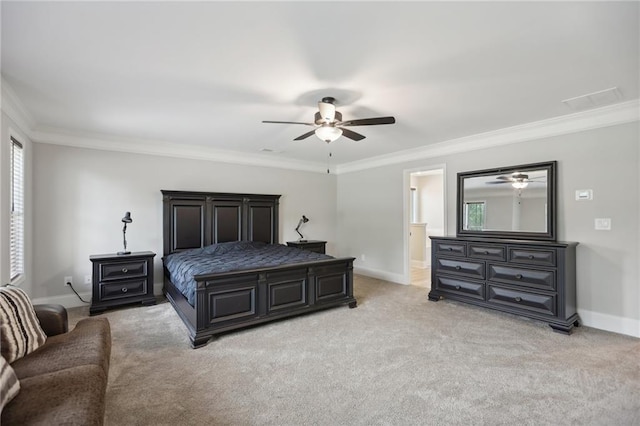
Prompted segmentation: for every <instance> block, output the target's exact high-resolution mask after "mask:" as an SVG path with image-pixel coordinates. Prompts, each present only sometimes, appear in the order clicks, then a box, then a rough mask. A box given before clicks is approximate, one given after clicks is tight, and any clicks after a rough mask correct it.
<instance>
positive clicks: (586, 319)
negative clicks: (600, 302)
mask: <svg viewBox="0 0 640 426" xmlns="http://www.w3.org/2000/svg"><path fill="white" fill-rule="evenodd" d="M578 315H580V320H581V322H582V324H583V325H585V326H587V327H593V328H597V329H599V330H605V331H612V332H614V333H620V334H626V335H627V336H632V337H640V320H636V319H633V318H625V317H619V316H616V315H609V314H602V313H600V312H592V311H587V310H584V309H578Z"/></svg>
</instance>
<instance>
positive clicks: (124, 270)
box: [100, 260, 147, 281]
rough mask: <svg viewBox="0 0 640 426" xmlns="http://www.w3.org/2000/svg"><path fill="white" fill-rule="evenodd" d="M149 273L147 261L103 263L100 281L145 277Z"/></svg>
mask: <svg viewBox="0 0 640 426" xmlns="http://www.w3.org/2000/svg"><path fill="white" fill-rule="evenodd" d="M146 275H147V261H146V260H135V261H129V262H113V263H102V264H101V265H100V281H111V280H120V279H123V278H135V277H144V276H146Z"/></svg>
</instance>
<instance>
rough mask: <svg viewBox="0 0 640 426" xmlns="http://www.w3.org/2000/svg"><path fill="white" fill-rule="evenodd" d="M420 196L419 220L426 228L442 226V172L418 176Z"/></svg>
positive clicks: (440, 227)
mask: <svg viewBox="0 0 640 426" xmlns="http://www.w3.org/2000/svg"><path fill="white" fill-rule="evenodd" d="M417 180H418V185H419V186H418V191H419V194H420V195H419V197H420V222H422V223H426V224H427V229H436V230H438V229H443V228H444V206H443V202H444V194H443V191H444V186H443V182H442V180H443V175H442V173H433V174H428V175H425V176H420V177H418V179H417Z"/></svg>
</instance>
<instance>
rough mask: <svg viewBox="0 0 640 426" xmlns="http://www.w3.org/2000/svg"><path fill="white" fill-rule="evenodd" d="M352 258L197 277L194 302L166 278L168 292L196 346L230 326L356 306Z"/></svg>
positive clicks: (242, 326)
mask: <svg viewBox="0 0 640 426" xmlns="http://www.w3.org/2000/svg"><path fill="white" fill-rule="evenodd" d="M354 260H355V259H354V258H339V259H329V260H322V261H316V262H309V263H301V264H295V265H288V266H280V267H275V268H265V269H256V270H248V271H239V272H231V273H223V274H211V275H201V276H196V277H195V278H196V282H197V288H196V306H195V307H192V306H191V305H189V304H188V303H187V304H186V306H185V302H186V299H184V296H182V295H181V294H180V293H179V292H178V291H177V290H176V289H175V287H173V285H172V284H171V283H170V282H167V283H165V287H166V288H165V293H166V294H167V298H168V299H169V301H171V303H172V304H173V305H174V307H175V308H176V310H177V311H178V313H179V315H180V317H181V318H182V320H183V321H184V322H185V324H186V325H187V328H188V329H189V336H190V339H191V345H192V346H193V347H194V348H197V347H200V346H203V345H205V344H206V343H207V342H208V341H209V339H210V338H211V337H213V336H215V335H217V334H221V333H225V332H228V331H231V330H236V329H240V328H245V327H250V326H254V325H258V324H261V323H265V322H270V321H275V320H278V319H282V318H286V317H291V316H294V315H301V314H305V313H308V312H313V311H317V310H320V309H326V308H331V307H335V306H340V305H349V306H350V307H352V308H354V307H356V306H357V302H356V299H355V298H354V297H353V261H354ZM167 281H168V280H167ZM181 298H182V299H181Z"/></svg>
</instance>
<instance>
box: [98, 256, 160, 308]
mask: <svg viewBox="0 0 640 426" xmlns="http://www.w3.org/2000/svg"><path fill="white" fill-rule="evenodd" d="M155 256H156V254H155V253H153V252H150V251H140V252H133V253H131V254H125V255H117V254H115V253H112V254H99V255H93V256H89V260H91V262H92V263H93V279H92V282H93V295H92V298H91V308H90V309H89V314H90V315H95V314H98V313H101V312H102V311H104V310H105V309H108V308H112V307H115V306H121V305H125V304H129V303H142V304H143V305H155V303H156V298H155V296H154V295H153V258H154V257H155Z"/></svg>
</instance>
